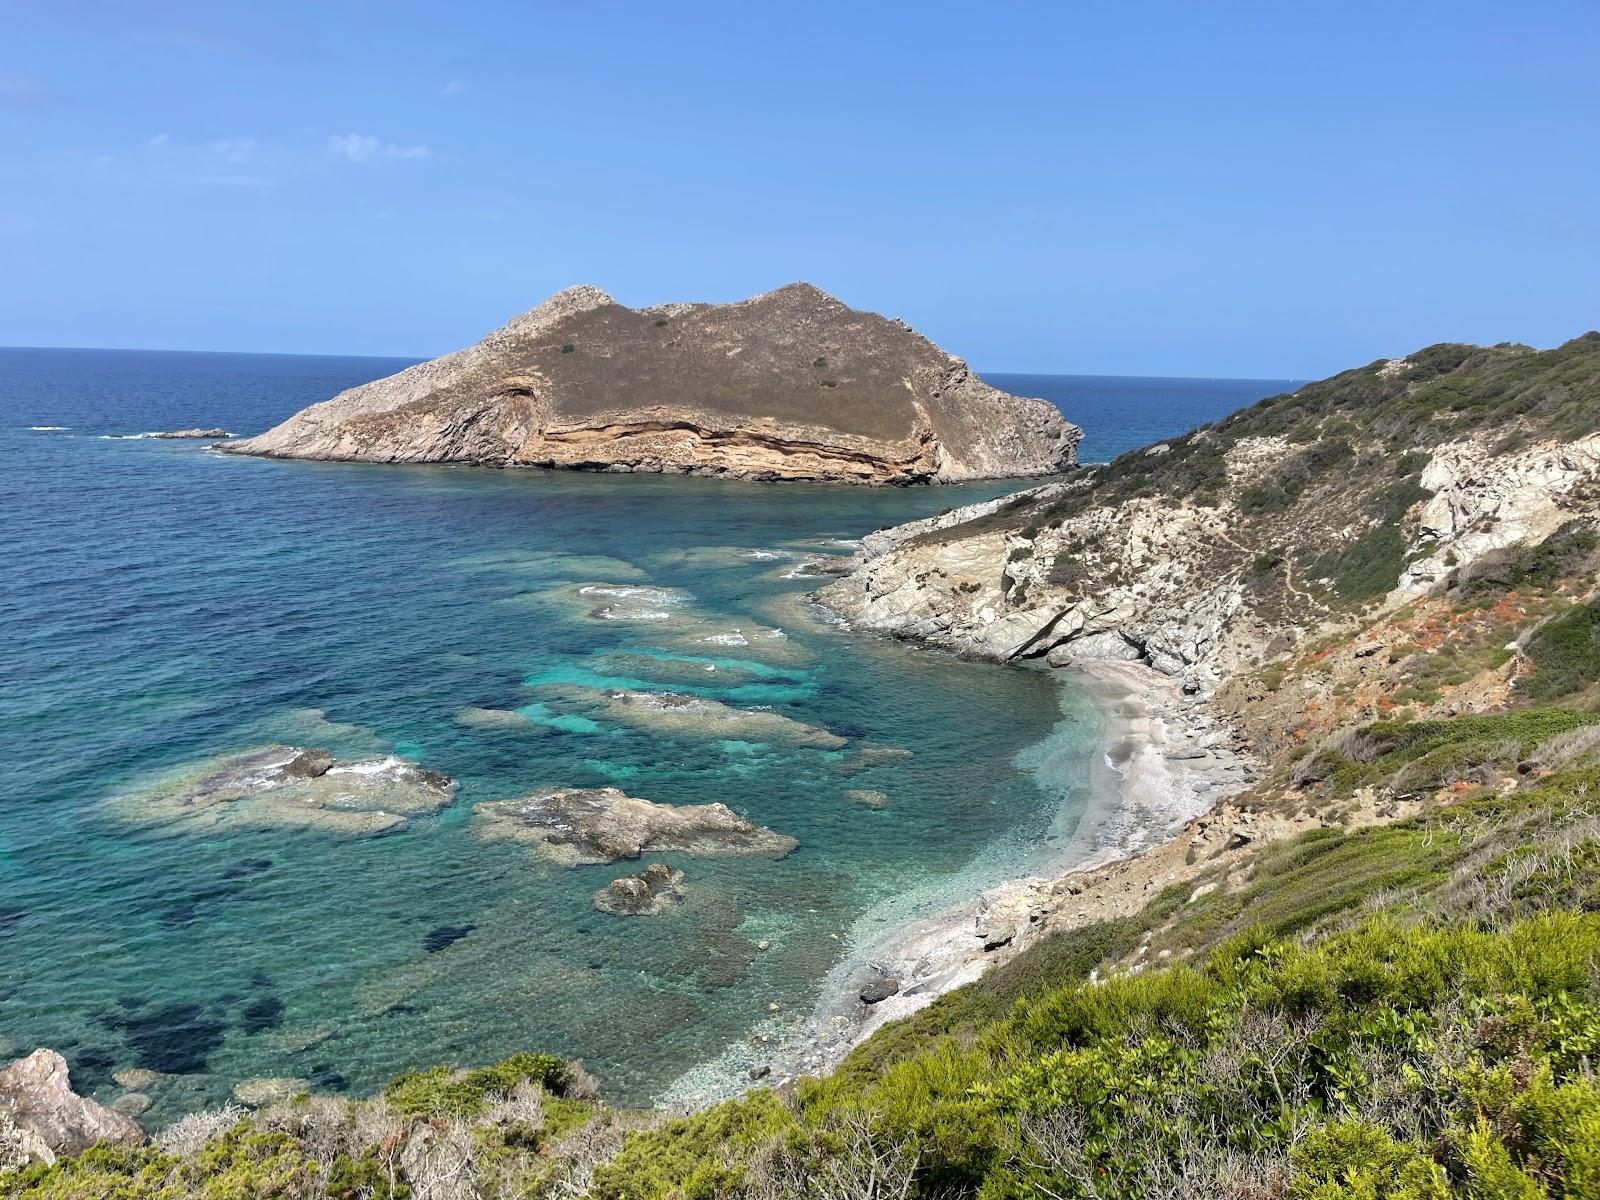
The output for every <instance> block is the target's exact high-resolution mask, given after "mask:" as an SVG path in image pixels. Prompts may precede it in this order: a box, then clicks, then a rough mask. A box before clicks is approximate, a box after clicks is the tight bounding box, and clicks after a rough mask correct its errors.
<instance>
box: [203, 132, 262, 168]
mask: <svg viewBox="0 0 1600 1200" xmlns="http://www.w3.org/2000/svg"><path fill="white" fill-rule="evenodd" d="M206 153H207V154H209V155H211V157H213V158H215V159H216V160H217V161H218V162H223V163H227V164H228V165H229V166H233V167H239V166H243V165H244V164H245V163H247V162H250V161H252V160H253V159H254V158H255V154H256V140H255V138H248V137H240V138H214V139H212V140H211V141H209V142H207V143H206Z"/></svg>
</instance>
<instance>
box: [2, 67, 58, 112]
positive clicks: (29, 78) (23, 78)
mask: <svg viewBox="0 0 1600 1200" xmlns="http://www.w3.org/2000/svg"><path fill="white" fill-rule="evenodd" d="M48 99H50V89H49V88H48V87H46V86H45V82H44V80H42V79H40V78H39V77H38V76H37V75H29V74H28V73H27V72H26V71H0V104H39V103H42V102H43V101H46V100H48Z"/></svg>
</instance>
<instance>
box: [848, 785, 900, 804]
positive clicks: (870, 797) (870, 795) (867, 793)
mask: <svg viewBox="0 0 1600 1200" xmlns="http://www.w3.org/2000/svg"><path fill="white" fill-rule="evenodd" d="M844 798H845V799H846V800H848V801H850V803H852V804H859V805H861V806H862V807H863V808H888V807H889V797H888V796H885V795H884V794H883V793H882V792H878V791H874V790H873V789H872V788H846V789H845V793H844Z"/></svg>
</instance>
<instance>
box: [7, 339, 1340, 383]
mask: <svg viewBox="0 0 1600 1200" xmlns="http://www.w3.org/2000/svg"><path fill="white" fill-rule="evenodd" d="M7 350H49V351H57V352H63V353H65V352H71V353H77V354H210V355H216V356H218V357H224V356H233V357H242V356H251V357H256V358H362V359H373V360H375V361H384V362H403V363H409V364H412V365H415V364H417V363H424V362H431V361H432V360H433V359H435V358H439V357H441V356H440V355H437V354H435V355H424V356H417V355H409V354H343V353H340V354H334V353H329V352H327V351H315V352H306V351H300V350H192V349H175V348H172V347H166V346H11V345H4V346H0V352H4V351H7ZM445 353H450V352H449V351H446V352H445ZM974 369H975V370H977V373H978V375H979V376H980V377H983V378H986V379H987V378H989V377H990V376H996V375H1013V376H1015V375H1022V376H1036V377H1039V378H1079V379H1190V380H1204V381H1206V382H1213V383H1217V382H1230V383H1297V384H1303V383H1308V382H1310V381H1311V379H1312V378H1313V377H1312V376H1310V375H1218V374H1204V375H1137V374H1129V373H1127V372H1123V371H1038V370H1031V371H1022V370H1012V369H1009V368H1008V369H1001V370H980V369H977V368H974Z"/></svg>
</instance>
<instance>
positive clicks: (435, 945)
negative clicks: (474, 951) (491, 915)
mask: <svg viewBox="0 0 1600 1200" xmlns="http://www.w3.org/2000/svg"><path fill="white" fill-rule="evenodd" d="M476 928H477V926H476V925H440V926H439V927H438V928H437V929H430V930H428V932H427V933H426V934H424V935H423V938H422V948H423V949H424V950H426V951H427V952H428V953H429V954H437V953H439V951H441V950H444V949H447V948H448V947H450V946H454V945H455V944H456V943H457V942H459V941H460V940H461V939H462V938H464V937H466V936H467V934H469V933H471V932H472V931H473V930H474V929H476Z"/></svg>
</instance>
